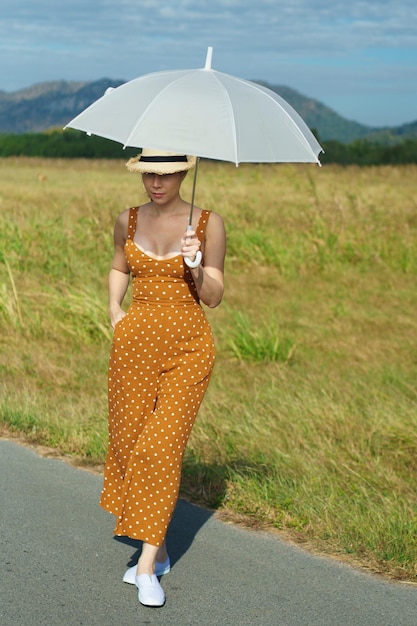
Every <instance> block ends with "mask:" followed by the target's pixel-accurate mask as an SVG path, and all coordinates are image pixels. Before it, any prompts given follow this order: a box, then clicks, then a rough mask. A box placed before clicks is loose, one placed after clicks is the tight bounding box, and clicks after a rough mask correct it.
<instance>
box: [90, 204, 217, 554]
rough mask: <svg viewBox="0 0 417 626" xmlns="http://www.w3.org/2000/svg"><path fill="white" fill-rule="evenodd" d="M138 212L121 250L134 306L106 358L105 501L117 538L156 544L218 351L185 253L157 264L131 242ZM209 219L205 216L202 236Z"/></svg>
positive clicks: (171, 505)
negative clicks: (131, 279)
mask: <svg viewBox="0 0 417 626" xmlns="http://www.w3.org/2000/svg"><path fill="white" fill-rule="evenodd" d="M137 211H138V207H135V208H133V209H131V210H130V215H129V234H128V239H127V241H126V245H125V254H126V258H127V260H128V264H129V268H130V270H131V272H132V276H133V298H132V304H131V305H130V307H129V310H128V313H127V315H126V316H125V317H124V318H123V319H122V320H121V321H120V322H119V323H118V324H117V325H116V328H115V332H114V338H113V344H112V350H111V355H110V362H109V380H108V391H109V396H108V400H109V448H108V453H107V459H106V465H105V471H104V485H103V491H102V494H101V499H100V504H101V506H103V507H104V508H105V509H106V510H108V511H110V512H111V513H113V514H114V515H116V516H117V522H116V528H115V531H114V532H115V534H116V535H126V536H128V537H131V538H134V539H140V540H142V541H145V542H147V543H150V544H152V545H156V546H159V545H161V544H162V543H163V540H164V538H165V534H166V531H167V528H168V525H169V522H170V520H171V517H172V514H173V512H174V508H175V504H176V502H177V498H178V491H179V486H180V480H181V466H182V457H183V454H184V450H185V446H186V444H187V441H188V437H189V435H190V432H191V428H192V425H193V423H194V420H195V418H196V415H197V412H198V409H199V407H200V404H201V401H202V399H203V396H204V393H205V391H206V389H207V386H208V383H209V380H210V376H211V372H212V369H213V365H214V359H215V349H214V343H213V337H212V334H211V330H210V326H209V323H208V321H207V318H206V316H205V314H204V311H203V310H202V308H201V306H200V304H199V302H198V296H197V293H196V290H195V286H194V282H193V280H192V276H191V273H190V270H189V269H188V267H186V266H185V264H184V262H183V259H182V256H181V255H178V256H176V257H173V258H170V259H164V260H156V259H154V258H152V257H150V256H148V255H147V254H145V253H144V252H142V251H141V250H140V249H139V248H138V247H137V246H136V244H135V243H134V241H133V236H134V232H135V229H136V218H137ZM208 217H209V212H208V211H203V212H202V214H201V218H200V221H199V225H198V228H197V233H198V236H199V238H200V239H202V238H203V237H204V230H205V226H206V224H207V220H208Z"/></svg>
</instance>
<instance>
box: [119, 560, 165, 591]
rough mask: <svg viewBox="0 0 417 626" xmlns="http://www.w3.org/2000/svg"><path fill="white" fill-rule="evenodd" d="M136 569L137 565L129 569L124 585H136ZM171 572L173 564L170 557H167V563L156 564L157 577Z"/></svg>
mask: <svg viewBox="0 0 417 626" xmlns="http://www.w3.org/2000/svg"><path fill="white" fill-rule="evenodd" d="M136 569H137V565H134V566H133V567H129V569H128V570H126V571H125V573H124V576H123V582H124V583H128V584H129V585H135V584H136V581H135V578H136ZM170 571H171V563H170V561H169V556H167V558H166V561H164V562H163V563H160V562H159V561H157V562H156V565H155V576H163V575H164V574H168V573H169V572H170Z"/></svg>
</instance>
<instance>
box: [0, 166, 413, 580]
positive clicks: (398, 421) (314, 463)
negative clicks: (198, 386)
mask: <svg viewBox="0 0 417 626" xmlns="http://www.w3.org/2000/svg"><path fill="white" fill-rule="evenodd" d="M0 173H1V176H2V186H1V189H0V343H1V350H0V419H1V421H2V423H3V425H4V429H5V432H6V433H12V434H15V435H18V436H21V437H24V438H25V439H26V440H27V441H30V442H32V443H37V444H41V445H44V446H49V447H52V448H54V449H56V450H57V451H58V452H59V453H61V454H66V455H69V456H71V457H72V459H73V460H75V461H76V462H78V463H83V464H90V465H96V466H98V467H100V466H101V464H102V462H103V459H104V455H105V450H106V440H107V433H106V431H107V424H106V418H107V398H106V384H107V380H106V370H107V361H108V355H109V349H110V341H111V330H110V325H109V322H108V319H107V289H106V280H107V272H108V268H109V263H110V260H111V255H112V229H113V223H114V220H115V218H116V215H117V214H118V213H119V212H120V211H121V210H123V209H124V208H126V207H128V206H130V205H133V204H137V203H139V202H141V201H142V200H143V198H144V195H143V190H142V188H141V184H140V180H139V179H138V178H137V177H135V176H133V175H129V174H127V173H125V171H124V166H123V163H120V162H118V161H115V162H111V161H110V162H109V161H105V162H102V161H91V162H90V161H65V160H49V161H48V160H41V159H23V158H22V159H3V160H0ZM416 174H417V169H416V167H414V166H406V167H396V168H394V167H381V168H362V169H360V168H356V167H349V168H338V167H330V166H327V167H323V168H316V167H314V166H291V165H288V166H281V165H276V166H249V165H244V166H240V167H239V168H237V169H236V168H235V167H234V166H233V165H228V164H221V163H219V164H215V163H206V162H204V161H203V162H202V163H201V166H200V172H199V180H198V183H197V199H196V201H197V204H199V205H200V206H204V207H206V208H208V209H213V210H216V211H218V212H219V213H221V214H222V215H223V216H224V219H225V223H226V228H227V235H228V256H227V264H226V292H225V297H224V303H223V304H222V305H221V306H220V307H219V308H218V309H215V310H208V311H207V315H208V317H209V319H210V322H211V324H212V327H213V331H214V334H215V337H216V342H217V352H218V358H217V363H216V367H215V371H214V375H213V379H212V382H211V385H210V387H209V390H208V393H207V396H206V398H205V401H204V403H203V406H202V408H201V411H200V415H199V417H198V419H197V422H196V424H195V427H194V429H193V432H192V435H191V438H190V442H189V445H188V448H187V450H186V454H185V459H184V473H183V484H182V493H183V495H185V496H186V497H189V498H192V499H193V500H194V501H195V502H199V503H202V504H204V505H206V506H210V507H213V508H216V509H217V510H218V511H219V515H221V516H223V517H225V518H227V519H232V520H236V521H238V522H243V523H245V524H248V525H251V526H254V527H259V528H271V529H274V530H277V531H279V532H284V533H285V534H286V535H288V536H290V537H291V538H292V539H294V540H295V541H297V542H299V543H301V544H303V545H306V546H308V547H309V548H310V549H312V550H318V551H321V552H326V553H328V554H334V555H339V556H340V557H342V558H344V559H349V560H351V561H352V562H354V563H360V564H363V565H366V566H367V567H370V568H372V569H374V570H376V571H380V572H383V573H386V574H387V575H390V576H394V577H396V578H401V579H404V580H410V581H416V576H417V565H416V564H417V545H416V541H417V540H416V538H417V494H416V488H415V486H416V473H417V462H416V459H417V437H416V434H417V387H416V384H415V381H416V379H417V377H416V374H417V358H416V351H415V341H416V338H417V318H416V315H415V311H416V310H417V284H416V283H417V280H416V277H417V252H416V251H417V217H416V211H415V179H416ZM191 183H192V180H191V177H188V179H187V180H186V183H185V184H186V189H185V196H187V195H188V196H190V195H191Z"/></svg>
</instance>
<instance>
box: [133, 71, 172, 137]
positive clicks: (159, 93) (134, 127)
mask: <svg viewBox="0 0 417 626" xmlns="http://www.w3.org/2000/svg"><path fill="white" fill-rule="evenodd" d="M181 79H182V77H180V78H177V79H175V80H173V81H172V82H171V83H169V84H168V85H166V86H165V87H164V88H163V89H161V91H158V93H157V94H156V96H154V97H153V99H152V100H151V102H150V103H149V104H148V106H147V107H146V109H145V110H144V111H143V113H142V115H141V116H140V118H139V119H138V120H137V122H136V124H135V125H134V126H133V128H132V130H131V131H130V133H129V136H128V138H127V139H126V141H125V143H124V145H123V148H126V147H128V146H129V142H130V139H131V137H132V135H134V133H135V131H136V129H137V128H138V126H139V125H140V124H141V123H142V120H143V118H144V117H145V116H146V114H147V112H148V110H149V109H150V108H151V106H152V105H153V103H154V102H155V100H156V99H157V98H159V97H160V96H161V95H162V94H163V93H164V91H166V90H167V89H169V88H170V87H171V86H172V85H173V84H174V83H176V82H177V81H178V80H181ZM140 147H141V148H152V146H140Z"/></svg>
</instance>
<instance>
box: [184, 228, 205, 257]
mask: <svg viewBox="0 0 417 626" xmlns="http://www.w3.org/2000/svg"><path fill="white" fill-rule="evenodd" d="M191 230H193V227H192V226H191V224H188V226H187V232H190V231H191ZM202 258H203V255H202V254H201V250H198V252H197V254H196V255H195V259H194V261H191V260H190V259H189V258H188V257H184V261H185V263H186V264H187V265H188V267H198V266H199V265H200V263H201V259H202Z"/></svg>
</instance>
